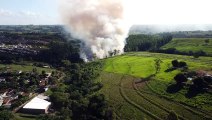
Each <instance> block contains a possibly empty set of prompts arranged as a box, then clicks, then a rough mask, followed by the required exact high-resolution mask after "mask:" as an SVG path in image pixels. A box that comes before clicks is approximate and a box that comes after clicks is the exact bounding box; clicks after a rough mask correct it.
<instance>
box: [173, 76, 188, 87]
mask: <svg viewBox="0 0 212 120" xmlns="http://www.w3.org/2000/svg"><path fill="white" fill-rule="evenodd" d="M174 80H175V81H176V83H177V84H182V83H183V82H186V81H187V78H186V76H185V75H184V74H182V73H179V74H177V75H176V76H175V77H174Z"/></svg>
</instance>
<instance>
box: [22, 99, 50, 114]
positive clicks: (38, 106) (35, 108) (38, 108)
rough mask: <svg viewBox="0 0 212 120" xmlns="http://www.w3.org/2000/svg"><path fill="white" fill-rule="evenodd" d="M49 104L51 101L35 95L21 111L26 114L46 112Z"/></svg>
mask: <svg viewBox="0 0 212 120" xmlns="http://www.w3.org/2000/svg"><path fill="white" fill-rule="evenodd" d="M50 105H51V102H48V101H46V100H43V99H41V98H38V97H35V98H33V99H32V100H31V101H30V102H29V103H27V104H26V105H25V106H24V107H23V108H22V110H21V111H22V112H23V113H27V114H46V113H48V109H49V106H50Z"/></svg>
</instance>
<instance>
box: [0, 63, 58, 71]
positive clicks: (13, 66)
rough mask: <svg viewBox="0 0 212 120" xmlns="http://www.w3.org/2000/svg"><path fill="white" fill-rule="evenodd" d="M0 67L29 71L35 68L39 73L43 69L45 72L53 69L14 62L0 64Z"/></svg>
mask: <svg viewBox="0 0 212 120" xmlns="http://www.w3.org/2000/svg"><path fill="white" fill-rule="evenodd" d="M1 68H7V69H9V70H14V71H16V70H17V71H19V70H21V71H24V72H29V71H32V69H33V68H36V69H37V71H38V72H39V73H41V72H42V71H43V70H44V71H46V72H52V71H54V69H50V68H42V67H35V66H32V65H16V64H0V69H1Z"/></svg>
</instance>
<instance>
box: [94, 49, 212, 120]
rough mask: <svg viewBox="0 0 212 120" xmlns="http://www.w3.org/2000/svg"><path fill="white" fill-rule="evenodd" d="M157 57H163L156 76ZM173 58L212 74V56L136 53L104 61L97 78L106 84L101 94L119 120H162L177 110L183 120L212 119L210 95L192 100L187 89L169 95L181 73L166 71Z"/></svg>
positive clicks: (205, 94)
mask: <svg viewBox="0 0 212 120" xmlns="http://www.w3.org/2000/svg"><path fill="white" fill-rule="evenodd" d="M156 58H160V59H161V60H162V61H163V63H161V70H160V72H159V73H158V74H157V75H156V76H153V74H155V67H154V60H155V59H156ZM173 59H178V60H179V61H185V62H187V64H188V66H189V70H205V71H208V72H211V71H212V58H211V57H200V58H198V59H194V58H193V57H189V56H181V55H168V54H159V53H148V52H137V53H127V54H125V55H121V56H116V57H112V58H108V59H105V60H104V62H105V66H104V70H103V72H102V74H101V75H100V77H99V79H98V81H100V82H102V83H103V84H104V87H103V89H102V90H101V91H100V92H101V93H103V94H105V96H106V98H107V100H108V102H109V104H110V105H111V106H112V107H113V108H114V111H115V114H116V118H117V119H141V118H143V119H145V118H146V119H148V120H149V119H162V120H163V119H166V117H167V115H168V114H169V112H170V111H171V110H174V111H175V112H176V113H177V114H178V115H179V118H180V119H186V120H203V119H210V118H212V115H211V114H212V96H211V94H208V93H204V94H199V95H197V96H195V97H193V98H190V99H189V98H187V97H185V94H186V89H182V90H180V91H179V92H177V93H174V94H171V93H167V92H166V89H167V87H168V86H169V85H170V84H173V83H174V80H173V77H174V76H175V75H176V74H177V73H179V72H181V71H180V70H174V71H170V72H165V71H166V70H167V69H168V68H169V67H170V66H171V61H172V60H173ZM147 78H148V79H147ZM144 80H148V81H144Z"/></svg>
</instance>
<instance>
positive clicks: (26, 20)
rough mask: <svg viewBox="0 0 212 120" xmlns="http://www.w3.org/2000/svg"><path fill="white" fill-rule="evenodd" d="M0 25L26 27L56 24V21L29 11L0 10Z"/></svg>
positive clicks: (53, 18) (51, 17)
mask: <svg viewBox="0 0 212 120" xmlns="http://www.w3.org/2000/svg"><path fill="white" fill-rule="evenodd" d="M0 16H1V19H0V24H1V25H26V24H58V21H59V20H58V19H57V18H55V17H53V16H50V15H47V14H43V13H39V12H34V11H30V10H25V11H11V10H7V9H0Z"/></svg>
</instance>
